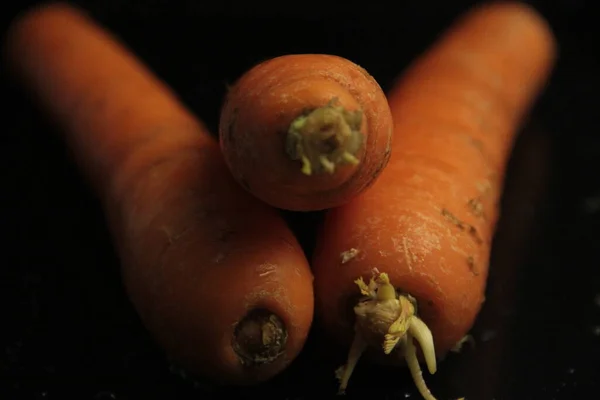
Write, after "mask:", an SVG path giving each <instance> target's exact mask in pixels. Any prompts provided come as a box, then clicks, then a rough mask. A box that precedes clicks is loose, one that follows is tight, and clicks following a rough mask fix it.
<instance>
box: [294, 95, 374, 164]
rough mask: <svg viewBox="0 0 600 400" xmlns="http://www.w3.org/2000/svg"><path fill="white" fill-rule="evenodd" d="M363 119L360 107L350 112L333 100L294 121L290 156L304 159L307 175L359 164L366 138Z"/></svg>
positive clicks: (302, 160) (300, 159)
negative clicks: (357, 155) (359, 155)
mask: <svg viewBox="0 0 600 400" xmlns="http://www.w3.org/2000/svg"><path fill="white" fill-rule="evenodd" d="M362 120H363V113H362V111H361V110H355V111H348V110H346V109H345V108H344V107H341V106H338V105H336V99H333V100H331V101H330V102H329V103H328V104H326V105H325V106H323V107H319V108H316V109H314V110H312V111H310V112H309V113H308V114H304V115H301V116H299V117H298V118H296V119H295V120H294V121H292V123H291V124H290V127H289V129H288V132H287V138H286V153H287V155H288V156H289V157H290V159H292V160H297V161H301V163H302V168H301V171H302V173H303V174H305V175H313V174H320V173H324V172H326V173H329V174H333V173H334V172H335V170H336V168H337V167H338V166H341V165H347V164H350V165H357V164H358V163H359V160H358V158H357V157H356V153H357V152H358V150H360V148H361V146H362V144H363V141H364V135H363V134H362V132H361V130H360V129H361V126H362Z"/></svg>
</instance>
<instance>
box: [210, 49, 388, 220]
mask: <svg viewBox="0 0 600 400" xmlns="http://www.w3.org/2000/svg"><path fill="white" fill-rule="evenodd" d="M219 134H220V144H221V151H222V152H223V154H224V157H225V160H226V162H227V165H228V166H229V169H230V170H231V172H232V175H233V176H234V177H235V179H236V180H237V181H238V182H239V183H240V184H241V185H242V186H243V187H244V188H246V190H248V191H249V192H250V193H252V194H253V195H254V196H256V197H258V198H259V199H261V200H262V201H264V202H266V203H268V204H270V205H272V206H274V207H278V208H282V209H287V210H293V211H313V210H321V209H326V208H330V207H336V206H339V205H341V204H344V203H347V202H348V201H349V200H350V199H352V198H353V197H355V196H357V195H358V194H360V193H361V192H363V191H364V190H365V189H367V188H368V187H370V186H371V184H372V183H373V182H374V181H375V180H376V178H377V177H378V176H379V174H380V172H381V171H382V170H383V168H385V166H386V164H387V162H388V160H389V157H390V150H391V139H392V117H391V114H390V110H389V106H388V103H387V99H386V97H385V94H384V93H383V91H382V90H381V88H380V87H379V85H378V83H377V82H376V81H375V79H374V78H373V77H372V76H371V75H369V73H368V72H367V71H365V69H363V68H361V67H360V66H358V65H356V64H354V63H353V62H351V61H349V60H347V59H345V58H342V57H338V56H333V55H326V54H293V55H285V56H280V57H276V58H273V59H270V60H267V61H264V62H262V63H260V64H258V65H256V66H255V67H253V68H251V69H250V70H249V71H247V72H246V73H245V74H243V75H242V77H241V78H240V79H239V80H238V81H237V82H236V83H235V84H234V86H233V87H232V88H231V89H230V91H229V93H228V95H227V97H226V100H225V103H224V105H223V108H222V111H221V118H220V124H219Z"/></svg>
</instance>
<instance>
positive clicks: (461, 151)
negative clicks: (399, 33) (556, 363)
mask: <svg viewBox="0 0 600 400" xmlns="http://www.w3.org/2000/svg"><path fill="white" fill-rule="evenodd" d="M554 58H555V43H554V38H553V35H552V32H551V30H550V28H549V27H548V26H547V23H546V22H545V21H544V20H543V19H542V17H541V16H539V15H538V14H537V13H536V12H535V11H534V10H532V9H531V8H529V7H528V6H526V5H523V4H518V3H510V2H507V3H491V4H487V5H481V6H478V7H476V8H474V9H472V10H471V11H469V12H467V13H466V14H465V15H463V16H462V17H461V18H459V19H458V20H457V21H455V23H454V24H453V25H452V26H451V27H450V29H449V30H448V31H447V32H446V33H445V34H444V35H443V36H442V37H440V38H439V39H438V40H437V42H436V43H434V45H433V46H432V47H431V48H430V49H429V50H428V51H427V52H425V53H424V54H423V55H422V56H421V57H419V58H418V59H417V60H416V61H415V62H414V64H413V65H411V67H410V68H409V69H408V70H407V72H406V73H405V74H404V75H403V77H402V79H401V80H400V81H399V82H398V83H397V84H396V85H395V86H394V87H393V88H392V90H391V92H390V94H389V102H390V108H391V110H392V115H393V118H394V124H395V133H394V149H393V152H392V157H391V159H390V162H389V164H388V166H387V168H386V169H385V171H384V172H383V173H382V174H381V176H380V177H379V179H378V180H377V182H376V183H375V185H373V186H372V187H371V188H370V189H369V190H368V191H366V192H365V193H363V194H362V195H361V196H359V197H357V198H356V199H354V200H353V201H351V202H350V203H349V204H347V205H345V206H342V207H340V208H337V209H333V210H329V211H328V212H327V214H326V217H325V220H324V222H323V226H322V230H321V231H320V233H319V236H318V238H317V240H318V242H317V243H318V248H317V249H316V250H315V254H314V260H313V273H314V274H315V296H316V310H317V311H316V312H317V314H318V315H319V318H320V319H321V320H322V322H323V324H324V326H325V328H326V329H327V330H328V331H329V332H330V333H331V334H332V335H333V336H335V337H336V338H337V339H338V340H340V341H343V340H345V341H347V342H350V340H351V338H352V335H353V332H354V339H353V340H352V346H351V350H350V354H349V356H348V361H347V363H346V365H345V367H343V368H342V369H340V370H339V377H340V379H341V385H340V386H341V388H340V389H341V390H342V391H343V390H344V389H345V388H346V385H347V383H348V380H349V378H350V375H351V374H352V370H353V368H354V365H355V364H356V362H357V361H358V359H359V357H360V356H361V354H363V353H364V352H365V351H366V350H367V349H368V352H370V354H371V355H372V356H373V358H374V359H379V360H380V361H385V360H386V359H388V357H383V356H382V353H390V354H391V353H392V352H394V353H395V354H400V355H403V356H404V358H405V361H406V362H407V365H408V367H409V369H410V370H411V374H412V376H413V379H414V380H415V382H416V384H417V387H418V389H419V391H420V393H421V394H422V395H423V396H424V397H425V398H426V399H433V396H432V395H431V393H430V392H429V390H428V389H427V387H426V386H425V383H424V380H423V378H422V376H421V370H420V366H419V363H418V360H417V357H416V354H417V353H416V351H417V349H416V346H415V344H414V343H413V339H416V340H417V342H418V345H419V346H420V349H421V352H422V353H423V354H422V355H423V358H424V359H425V362H426V364H427V367H428V369H429V371H430V372H431V373H434V372H435V371H436V368H437V364H436V358H438V357H442V356H443V355H445V354H446V353H447V351H448V350H450V349H451V348H452V347H453V346H454V345H455V344H457V343H460V342H461V340H462V338H463V337H464V336H465V335H466V334H467V333H468V331H469V330H470V328H471V327H472V324H473V323H474V320H475V319H476V317H477V314H478V312H479V310H480V307H481V306H482V303H483V302H484V293H485V286H486V279H487V275H488V261H489V255H490V247H491V241H492V238H493V233H494V229H495V225H496V220H497V218H498V202H499V199H500V196H501V191H502V188H503V186H502V181H503V178H504V174H505V168H506V165H507V161H508V158H509V154H510V152H511V149H512V145H513V142H514V139H515V137H516V132H517V131H518V128H519V126H520V124H521V122H522V120H523V118H524V115H525V113H526V112H528V110H529V109H530V107H531V106H532V104H533V102H534V101H535V99H536V98H537V96H538V95H539V93H540V92H541V90H542V87H543V85H544V84H545V83H546V81H547V79H548V77H549V74H550V72H551V68H552V66H553V63H554ZM374 268H377V270H376V271H373V269H374ZM372 271H373V272H372ZM372 273H373V276H372V278H371V281H369V284H367V283H366V282H365V281H364V280H363V278H368V277H369V276H370V275H371V274H372ZM355 281H356V284H355ZM357 284H358V289H357V287H356V285H357ZM359 289H360V291H359ZM361 293H362V295H363V298H362V299H361V300H359V302H358V304H357V303H355V302H354V300H355V297H354V296H355V294H356V295H360V294H361ZM348 304H351V305H353V306H354V313H353V314H352V313H350V314H349V313H348V312H347V311H346V308H347V305H348ZM352 315H354V316H355V317H356V323H355V325H354V329H353V326H352V321H351V318H350V317H349V316H352ZM373 348H375V349H377V348H379V350H374V349H373ZM382 350H383V351H382ZM393 359H394V360H396V359H397V360H402V358H401V357H400V358H399V357H396V358H393Z"/></svg>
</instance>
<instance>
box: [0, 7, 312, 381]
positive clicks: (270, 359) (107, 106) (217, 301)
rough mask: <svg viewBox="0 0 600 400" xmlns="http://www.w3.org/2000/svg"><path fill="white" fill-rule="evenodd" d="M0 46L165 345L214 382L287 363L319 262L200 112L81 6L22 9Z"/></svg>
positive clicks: (304, 320) (301, 333)
mask: <svg viewBox="0 0 600 400" xmlns="http://www.w3.org/2000/svg"><path fill="white" fill-rule="evenodd" d="M3 50H4V56H5V61H6V62H7V64H8V66H9V67H10V69H11V71H12V72H13V73H14V75H15V76H16V77H18V78H19V80H20V82H21V83H22V84H23V86H24V87H25V88H27V89H28V91H29V92H30V93H31V94H32V95H33V96H34V97H35V99H36V100H37V101H38V104H39V105H40V107H41V109H42V110H43V111H44V112H45V113H46V114H47V115H48V116H49V117H50V118H52V120H54V122H56V124H57V125H58V127H60V129H61V134H62V135H63V137H64V140H65V142H66V143H67V144H68V146H69V147H70V149H71V150H72V153H73V156H74V158H75V160H76V162H77V163H78V165H79V166H80V168H81V170H82V171H83V172H84V173H85V175H86V177H87V179H88V181H89V183H90V185H91V187H92V188H93V189H94V191H95V192H96V193H97V195H98V197H99V198H100V200H101V203H102V206H103V208H104V211H105V214H106V218H107V223H108V225H109V227H110V230H111V232H112V236H113V239H114V245H115V247H116V248H117V250H118V253H119V255H120V258H121V263H122V274H123V279H124V282H125V285H126V287H127V290H128V293H129V296H130V299H131V301H132V303H133V305H134V306H135V308H136V309H137V311H138V313H139V315H140V317H141V319H142V321H143V322H144V324H145V325H146V326H147V328H148V329H149V331H150V332H151V334H152V335H153V336H154V337H155V338H156V340H157V341H158V343H159V344H160V345H161V346H162V347H163V348H164V349H165V351H166V353H167V354H168V355H169V356H170V357H171V358H173V359H174V360H175V361H176V362H178V363H179V364H180V365H181V366H183V367H184V368H187V369H188V370H189V371H190V372H193V373H197V374H200V375H203V376H206V377H208V378H212V379H213V380H214V381H215V382H217V383H227V384H254V383H258V382H261V381H264V380H266V379H269V378H271V377H272V376H274V375H276V374H277V373H279V372H280V371H282V370H283V369H284V368H285V367H286V366H287V365H288V364H289V363H290V362H291V361H292V360H293V359H294V358H295V357H296V356H297V354H298V353H299V352H300V350H301V348H302V347H303V345H304V341H305V339H306V336H307V334H308V331H309V328H310V325H311V322H312V315H313V289H312V274H311V271H310V269H309V267H308V262H307V260H306V258H305V256H304V254H303V252H302V249H301V248H300V246H299V244H298V243H297V241H296V239H295V237H294V236H293V234H292V232H291V231H290V230H289V229H288V227H287V226H286V224H285V222H284V221H283V219H282V218H281V217H280V216H279V215H278V213H277V212H276V211H275V210H273V209H271V208H269V207H267V206H266V205H264V204H262V203H260V202H258V201H257V200H256V199H254V198H253V197H252V196H250V195H248V194H246V193H245V192H244V191H243V190H241V189H240V188H239V186H238V185H237V184H236V183H235V182H234V181H233V179H231V177H230V174H229V172H228V170H227V167H226V165H225V163H224V161H223V159H222V156H221V154H220V151H219V147H218V143H217V142H216V141H215V140H214V139H212V138H211V137H210V136H209V134H208V132H207V131H206V129H205V127H204V126H203V124H202V123H201V122H200V121H198V120H197V119H196V118H195V117H194V116H193V115H192V114H191V113H190V112H189V111H188V110H186V109H185V107H183V106H182V105H181V103H180V102H179V100H178V99H177V97H176V95H175V94H174V93H172V91H171V90H170V89H169V88H168V87H167V86H166V85H165V84H164V83H162V82H161V81H159V80H158V79H157V78H156V77H154V76H153V74H152V73H151V72H150V71H149V70H148V69H147V68H146V67H144V66H143V65H142V64H141V63H140V61H138V60H137V59H136V58H135V57H134V56H133V55H132V54H131V52H130V51H128V50H127V49H126V48H124V46H123V45H121V44H120V43H119V41H118V39H116V38H115V37H114V36H112V35H111V34H109V33H108V32H106V31H105V30H104V29H103V28H102V27H100V26H98V25H97V24H95V23H94V21H92V20H91V19H89V18H88V17H87V16H86V15H85V13H84V12H83V11H82V10H79V9H77V8H75V7H74V6H71V5H68V4H64V3H54V4H49V5H45V6H41V7H38V8H36V9H32V10H29V11H27V12H26V13H24V14H23V15H21V16H19V17H18V18H17V19H16V20H14V21H13V22H12V24H11V27H10V29H9V31H8V34H7V36H6V37H5V40H4V48H3Z"/></svg>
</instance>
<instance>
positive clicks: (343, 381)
mask: <svg viewBox="0 0 600 400" xmlns="http://www.w3.org/2000/svg"><path fill="white" fill-rule="evenodd" d="M355 283H356V285H357V286H358V288H359V290H360V292H361V294H363V296H364V297H363V298H362V299H360V300H359V302H358V304H357V305H356V306H355V307H354V313H355V314H356V324H355V327H354V330H355V334H354V340H353V341H352V345H351V347H350V351H349V354H348V359H347V362H346V365H344V366H342V367H341V368H339V369H338V370H337V371H336V375H337V377H338V379H339V380H340V388H339V392H340V393H344V392H345V390H346V387H347V386H348V381H349V380H350V376H351V375H352V372H353V370H354V368H355V366H356V364H357V363H358V360H359V358H360V356H361V355H362V353H364V351H365V350H366V349H367V347H375V348H380V349H381V350H382V351H383V353H384V354H386V355H389V354H392V352H393V351H396V352H397V353H399V354H401V355H402V356H403V357H404V358H405V360H406V364H407V365H408V368H409V369H410V372H411V375H412V378H413V380H414V382H415V384H416V386H417V389H418V390H419V393H421V395H422V396H423V398H425V399H426V400H435V397H433V395H432V394H431V392H430V391H429V389H428V388H427V385H426V384H425V380H424V379H423V374H422V371H421V367H420V365H419V361H418V358H417V350H416V346H415V344H414V341H416V342H417V343H418V344H419V346H420V347H421V350H422V352H423V355H424V358H425V363H426V364H427V369H428V370H429V372H430V373H431V374H434V373H435V372H436V370H437V361H436V357H435V346H434V343H433V336H432V335H431V331H430V330H429V328H428V327H427V325H426V324H425V323H424V322H423V321H422V320H421V319H419V318H418V317H417V315H416V312H417V305H416V300H415V299H414V298H413V297H412V296H410V295H407V294H398V293H397V292H396V288H395V287H394V286H393V285H392V283H391V282H390V279H389V277H388V275H387V274H386V273H383V272H382V273H380V272H379V271H377V270H374V271H373V277H371V280H370V281H369V284H366V283H365V281H364V280H363V278H362V277H361V278H358V279H357V280H356V281H355Z"/></svg>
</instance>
